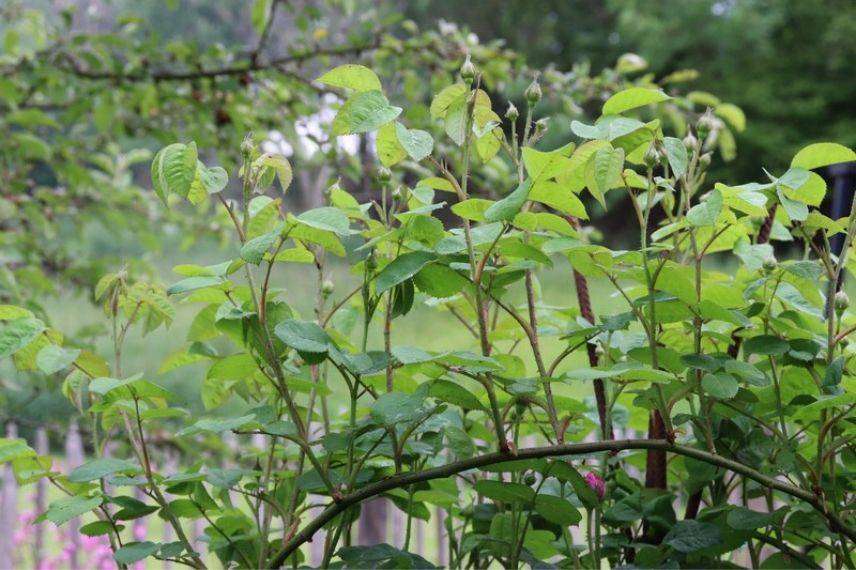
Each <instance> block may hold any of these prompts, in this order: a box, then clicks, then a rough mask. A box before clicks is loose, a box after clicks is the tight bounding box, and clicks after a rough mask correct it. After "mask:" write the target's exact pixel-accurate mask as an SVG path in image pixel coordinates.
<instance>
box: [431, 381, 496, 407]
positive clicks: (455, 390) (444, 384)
mask: <svg viewBox="0 0 856 570" xmlns="http://www.w3.org/2000/svg"><path fill="white" fill-rule="evenodd" d="M428 395H429V396H432V397H434V398H437V399H438V400H443V401H444V402H448V403H450V404H452V405H454V406H459V407H461V408H463V409H465V410H482V409H484V406H483V405H482V403H481V402H479V399H478V398H476V396H475V395H474V394H473V393H472V392H470V391H469V390H467V389H466V388H464V387H463V386H461V385H460V384H456V383H454V382H451V381H449V380H435V381H434V382H432V383H431V388H430V389H429V390H428Z"/></svg>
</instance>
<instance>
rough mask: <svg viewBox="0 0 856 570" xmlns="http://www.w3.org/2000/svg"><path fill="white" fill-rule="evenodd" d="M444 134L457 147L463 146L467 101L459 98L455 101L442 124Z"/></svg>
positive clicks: (465, 131)
mask: <svg viewBox="0 0 856 570" xmlns="http://www.w3.org/2000/svg"><path fill="white" fill-rule="evenodd" d="M443 125H444V127H445V129H446V134H447V135H449V138H450V139H452V140H453V141H454V143H455V144H456V145H458V146H461V145H462V144H464V139H465V138H466V136H467V101H466V99H464V98H461V99H460V100H458V101H455V102H454V103H453V104H452V105H451V106H450V107H449V110H448V112H447V113H446V119H445V121H444V123H443Z"/></svg>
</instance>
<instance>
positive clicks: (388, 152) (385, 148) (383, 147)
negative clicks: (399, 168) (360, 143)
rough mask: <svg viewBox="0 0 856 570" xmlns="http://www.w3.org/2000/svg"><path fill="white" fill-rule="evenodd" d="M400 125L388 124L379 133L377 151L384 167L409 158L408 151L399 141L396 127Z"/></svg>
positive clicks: (376, 143) (376, 141)
mask: <svg viewBox="0 0 856 570" xmlns="http://www.w3.org/2000/svg"><path fill="white" fill-rule="evenodd" d="M397 125H398V123H387V124H385V125H384V126H382V127H381V128H380V129H378V131H377V138H375V150H376V151H377V157H378V159H380V163H381V164H383V165H384V166H387V167H389V166H393V165H395V164H398V163H399V162H401V161H402V160H404V157H406V156H407V151H406V150H404V147H403V146H402V145H401V142H400V141H399V140H398V134H396V126H397Z"/></svg>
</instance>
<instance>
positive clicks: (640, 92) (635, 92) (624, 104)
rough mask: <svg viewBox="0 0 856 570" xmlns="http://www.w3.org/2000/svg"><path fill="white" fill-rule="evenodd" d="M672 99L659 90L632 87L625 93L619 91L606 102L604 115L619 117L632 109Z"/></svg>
mask: <svg viewBox="0 0 856 570" xmlns="http://www.w3.org/2000/svg"><path fill="white" fill-rule="evenodd" d="M669 99H671V97H669V96H668V95H666V94H665V93H663V92H662V91H660V90H659V89H648V88H645V87H631V88H630V89H625V90H624V91H619V92H618V93H616V94H615V95H613V96H612V97H610V98H609V99H607V100H606V103H604V104H603V110H602V111H601V112H602V113H603V114H604V115H617V114H619V113H623V112H624V111H629V110H630V109H636V108H637V107H643V106H645V105H650V104H651V103H659V102H661V101H667V100H669Z"/></svg>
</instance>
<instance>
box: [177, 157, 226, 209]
mask: <svg viewBox="0 0 856 570" xmlns="http://www.w3.org/2000/svg"><path fill="white" fill-rule="evenodd" d="M228 183H229V175H228V174H226V171H225V170H223V169H222V168H221V167H219V166H214V167H211V168H208V167H207V166H205V165H204V164H202V163H201V162H199V161H198V160H197V161H196V174H195V175H194V178H193V184H192V185H191V187H190V191H189V192H188V193H187V199H188V200H190V202H191V203H193V204H198V203H200V202H202V199H203V198H205V196H208V195H210V194H217V193H218V192H221V191H222V190H223V189H224V188H225V187H226V185H227V184H228Z"/></svg>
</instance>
